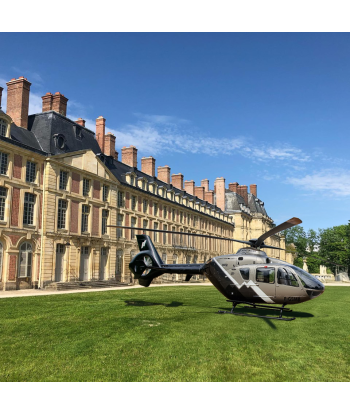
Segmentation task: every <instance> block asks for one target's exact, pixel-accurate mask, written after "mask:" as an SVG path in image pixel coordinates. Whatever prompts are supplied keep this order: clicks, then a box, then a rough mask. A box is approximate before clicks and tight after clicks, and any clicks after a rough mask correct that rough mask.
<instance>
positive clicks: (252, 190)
mask: <svg viewBox="0 0 350 415" xmlns="http://www.w3.org/2000/svg"><path fill="white" fill-rule="evenodd" d="M250 193H251V194H252V195H254V196H255V197H258V192H257V185H256V184H251V185H250Z"/></svg>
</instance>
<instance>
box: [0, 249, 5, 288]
mask: <svg viewBox="0 0 350 415" xmlns="http://www.w3.org/2000/svg"><path fill="white" fill-rule="evenodd" d="M3 257H4V248H3V246H2V243H1V242H0V281H2V259H3Z"/></svg>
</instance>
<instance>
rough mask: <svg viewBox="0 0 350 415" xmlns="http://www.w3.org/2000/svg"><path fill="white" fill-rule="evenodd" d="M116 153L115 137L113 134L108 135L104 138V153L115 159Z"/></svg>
mask: <svg viewBox="0 0 350 415" xmlns="http://www.w3.org/2000/svg"><path fill="white" fill-rule="evenodd" d="M115 152H116V151H115V135H114V134H112V133H107V134H106V135H105V137H104V153H105V154H106V156H112V157H114V158H115ZM117 160H118V153H117Z"/></svg>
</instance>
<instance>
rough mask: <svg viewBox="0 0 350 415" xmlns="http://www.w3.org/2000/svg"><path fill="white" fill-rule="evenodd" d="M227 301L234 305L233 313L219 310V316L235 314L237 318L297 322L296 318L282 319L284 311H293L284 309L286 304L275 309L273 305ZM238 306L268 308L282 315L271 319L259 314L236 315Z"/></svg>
mask: <svg viewBox="0 0 350 415" xmlns="http://www.w3.org/2000/svg"><path fill="white" fill-rule="evenodd" d="M226 301H227V302H229V303H232V309H231V311H223V310H219V311H218V314H233V315H235V316H245V317H258V318H267V319H271V320H284V321H291V320H295V317H289V318H285V317H282V313H283V311H287V312H290V311H292V310H291V309H290V308H284V307H285V305H286V304H283V306H282V307H274V306H271V305H261V304H259V305H258V306H257V305H256V304H255V303H248V302H246V301H231V300H226ZM238 304H247V305H250V307H249V308H268V309H270V310H279V312H280V315H279V317H270V316H259V315H258V314H246V313H234V312H233V310H234V309H235V308H236V306H237V305H238Z"/></svg>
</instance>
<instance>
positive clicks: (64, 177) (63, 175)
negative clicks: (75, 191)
mask: <svg viewBox="0 0 350 415" xmlns="http://www.w3.org/2000/svg"><path fill="white" fill-rule="evenodd" d="M67 183H68V172H66V171H64V170H61V171H60V189H61V190H67Z"/></svg>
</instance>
